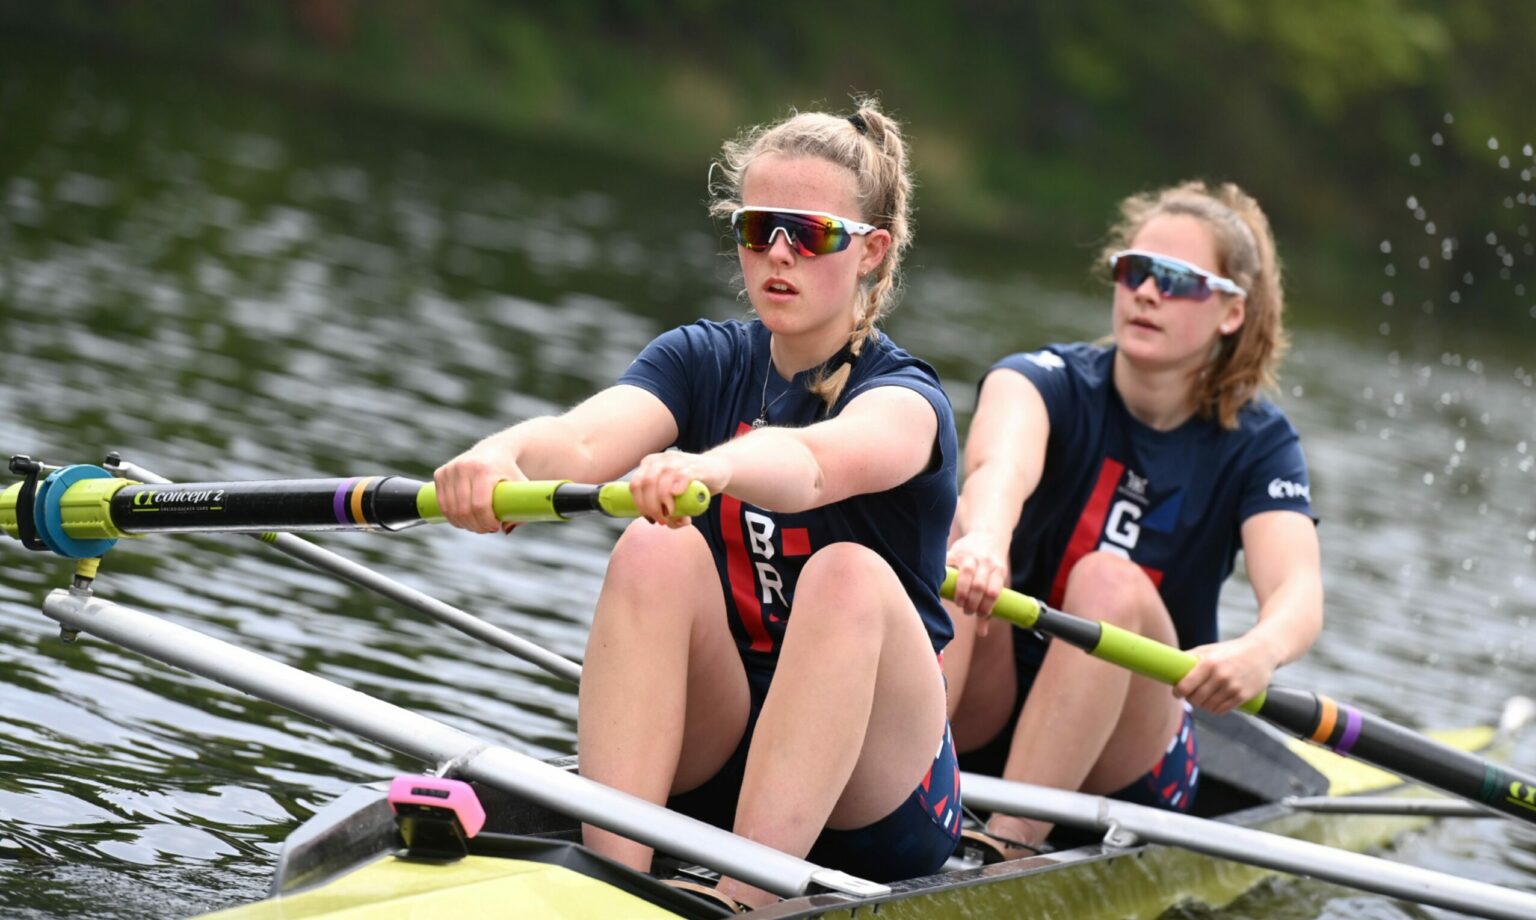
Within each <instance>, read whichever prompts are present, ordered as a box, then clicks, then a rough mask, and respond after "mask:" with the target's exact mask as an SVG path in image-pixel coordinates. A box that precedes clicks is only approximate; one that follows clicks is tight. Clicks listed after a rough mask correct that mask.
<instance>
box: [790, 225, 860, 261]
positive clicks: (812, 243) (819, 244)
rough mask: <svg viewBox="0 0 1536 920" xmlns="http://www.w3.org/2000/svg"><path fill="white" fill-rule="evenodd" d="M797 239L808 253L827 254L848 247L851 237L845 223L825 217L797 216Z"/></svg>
mask: <svg viewBox="0 0 1536 920" xmlns="http://www.w3.org/2000/svg"><path fill="white" fill-rule="evenodd" d="M796 224H797V227H796V229H795V239H797V240H799V242H800V248H801V249H802V250H803V251H804V252H805V254H806V255H817V256H825V255H831V254H832V253H834V252H842V251H843V250H844V249H847V248H848V242H849V240H850V239H851V237H850V236H849V235H848V232H847V231H846V230H844V229H843V225H842V224H840V223H838V222H837V221H835V220H830V219H828V218H823V217H797V218H796Z"/></svg>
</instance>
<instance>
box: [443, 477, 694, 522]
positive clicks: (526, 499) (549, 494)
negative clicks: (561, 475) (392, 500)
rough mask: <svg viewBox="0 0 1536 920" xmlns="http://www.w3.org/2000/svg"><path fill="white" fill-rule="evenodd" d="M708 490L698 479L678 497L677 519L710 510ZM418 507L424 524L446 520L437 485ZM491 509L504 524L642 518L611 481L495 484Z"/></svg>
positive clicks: (625, 486)
mask: <svg viewBox="0 0 1536 920" xmlns="http://www.w3.org/2000/svg"><path fill="white" fill-rule="evenodd" d="M709 498H710V496H709V489H708V488H707V487H706V486H705V485H704V483H702V482H699V481H698V480H697V479H695V480H693V481H692V482H690V483H688V487H687V488H685V489H684V490H683V491H682V492H681V493H680V494H678V495H677V496H676V500H677V505H676V510H675V511H674V512H673V513H674V514H675V515H676V516H677V517H689V518H691V517H698V516H699V515H701V514H703V513H704V512H706V511H708V510H709ZM416 506H417V509H418V510H419V511H420V513H421V519H422V520H424V521H432V522H436V521H441V520H443V512H442V509H441V508H439V507H438V504H437V486H436V485H435V484H434V483H430V482H429V483H427V484H426V485H424V486H422V488H421V492H420V493H419V494H418V495H417V497H416ZM491 510H492V511H493V512H494V513H495V515H496V520H498V521H500V522H502V523H503V524H526V523H528V522H531V521H563V520H566V519H567V518H568V517H570V516H571V515H573V514H580V513H583V512H596V513H598V514H604V515H607V516H608V517H616V518H632V517H639V516H640V511H639V509H637V508H636V507H635V496H634V494H633V493H631V492H630V490H629V483H627V482H608V483H603V484H602V485H595V486H588V485H580V484H578V483H573V482H571V481H570V480H547V481H527V482H509V481H502V482H498V483H496V487H495V489H494V490H493V492H492V494H491Z"/></svg>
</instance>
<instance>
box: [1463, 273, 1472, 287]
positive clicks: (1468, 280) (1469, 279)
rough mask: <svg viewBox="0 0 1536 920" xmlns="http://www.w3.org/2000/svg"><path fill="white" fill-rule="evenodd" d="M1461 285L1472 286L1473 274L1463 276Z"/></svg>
mask: <svg viewBox="0 0 1536 920" xmlns="http://www.w3.org/2000/svg"><path fill="white" fill-rule="evenodd" d="M1461 283H1462V284H1471V283H1472V273H1471V272H1467V273H1466V274H1465V275H1462V276H1461Z"/></svg>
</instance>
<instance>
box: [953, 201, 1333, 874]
mask: <svg viewBox="0 0 1536 920" xmlns="http://www.w3.org/2000/svg"><path fill="white" fill-rule="evenodd" d="M1121 214H1122V220H1121V221H1120V223H1119V224H1118V225H1117V226H1116V227H1114V228H1113V230H1112V232H1111V240H1110V245H1109V246H1108V247H1107V249H1106V250H1105V257H1106V260H1107V267H1108V269H1109V271H1110V274H1111V276H1112V277H1113V279H1114V282H1116V283H1115V284H1114V308H1113V314H1112V319H1113V327H1112V328H1113V335H1112V344H1105V345H1098V344H1083V343H1079V344H1070V345H1053V346H1050V347H1047V348H1044V349H1042V350H1040V351H1036V352H1031V353H1027V354H1016V355H1011V356H1009V357H1006V358H1004V359H1002V360H1001V361H999V362H998V363H997V364H996V365H995V366H994V367H993V369H992V370H991V371H990V372H989V373H988V374H987V375H986V377H985V378H984V380H983V381H982V384H981V392H980V396H979V399H978V403H977V407H976V413H975V416H974V418H973V421H972V424H971V429H970V434H969V436H968V439H967V442H966V451H965V466H966V473H967V475H966V480H965V486H964V489H963V490H962V492H961V496H960V503H959V509H958V513H957V516H956V521H955V528H954V540H953V544H952V546H951V548H950V561H951V564H952V565H954V566H956V567H957V568H958V569H959V573H960V575H959V581H958V585H957V591H956V603H957V605H958V606H959V607H960V608H961V609H963V610H964V611H966V612H967V613H972V614H977V615H978V616H977V617H957V618H956V619H957V623H956V631H957V638H956V641H955V643H954V644H953V645H951V647H950V650H949V652H948V653H947V654H946V661H945V667H946V671H947V673H948V675H949V680H950V686H951V687H952V688H955V689H959V688H964V689H963V690H962V691H961V692H959V693H957V694H955V699H954V700H953V701H952V703H951V712H952V718H953V720H954V735H955V741H956V744H957V746H958V747H959V749H960V750H961V752H962V757H961V766H962V767H965V768H967V769H971V770H975V771H978V772H986V773H990V774H993V775H1001V776H1003V777H1005V778H1007V779H1011V780H1018V781H1022V782H1030V783H1037V784H1040V785H1045V786H1052V787H1055V788H1061V789H1080V790H1083V791H1085V792H1090V793H1095V794H1101V795H1112V796H1113V797H1115V798H1121V799H1127V800H1130V801H1133V802H1139V803H1142V804H1149V805H1156V806H1160V807H1164V808H1171V809H1187V808H1189V805H1190V801H1191V798H1192V796H1193V795H1194V792H1195V788H1196V785H1197V782H1198V778H1199V771H1198V769H1197V767H1196V764H1197V758H1198V753H1197V751H1196V748H1195V743H1194V734H1193V730H1192V729H1193V726H1192V720H1191V712H1190V704H1192V705H1194V706H1198V707H1200V708H1202V709H1206V710H1209V711H1211V712H1215V713H1222V712H1226V711H1228V710H1230V709H1232V708H1234V707H1235V706H1237V705H1239V704H1241V703H1242V702H1244V701H1246V700H1247V699H1249V698H1250V697H1252V696H1254V695H1256V694H1257V693H1258V692H1259V691H1260V690H1262V689H1264V688H1265V687H1266V686H1268V684H1269V681H1270V677H1271V675H1272V674H1273V673H1274V671H1275V669H1276V668H1278V667H1280V666H1281V665H1283V664H1286V663H1288V662H1291V661H1295V660H1296V659H1297V658H1299V657H1301V656H1302V655H1303V654H1304V653H1305V652H1306V651H1307V649H1308V648H1310V647H1311V645H1312V642H1313V640H1315V639H1316V637H1317V634H1318V632H1319V630H1320V629H1321V628H1322V622H1323V588H1322V579H1321V576H1320V573H1319V568H1320V566H1319V552H1318V541H1317V532H1316V527H1315V522H1314V519H1313V518H1312V514H1311V505H1310V494H1309V483H1308V478H1307V467H1306V462H1305V460H1304V459H1303V457H1302V452H1301V447H1300V445H1299V443H1298V438H1297V434H1296V431H1295V429H1294V428H1292V427H1291V425H1290V423H1289V422H1288V421H1287V420H1286V418H1285V416H1284V415H1283V414H1282V413H1281V412H1280V410H1279V409H1278V408H1276V407H1275V406H1274V405H1272V404H1271V403H1269V402H1267V401H1266V400H1264V399H1263V398H1261V397H1260V395H1259V394H1260V391H1261V390H1263V389H1265V388H1267V387H1271V386H1273V383H1274V372H1275V368H1276V366H1277V365H1278V363H1279V361H1280V358H1281V356H1282V354H1283V352H1284V350H1285V346H1286V337H1285V333H1284V330H1283V328H1282V325H1281V311H1282V306H1283V294H1282V291H1281V284H1280V265H1279V262H1278V261H1277V259H1276V255H1275V244H1274V238H1273V236H1272V235H1271V233H1270V229H1269V222H1268V220H1267V219H1266V218H1265V216H1264V213H1263V211H1262V210H1260V208H1259V205H1258V203H1257V202H1256V201H1254V199H1253V198H1251V197H1249V196H1248V195H1246V194H1244V193H1243V192H1242V190H1240V189H1239V188H1238V187H1237V186H1235V185H1223V186H1221V187H1220V188H1218V189H1215V190H1211V189H1208V188H1207V187H1206V186H1205V185H1204V184H1203V183H1199V182H1190V183H1185V184H1182V185H1178V186H1174V187H1171V188H1166V189H1162V190H1160V191H1156V192H1152V193H1148V194H1141V195H1136V196H1133V197H1131V198H1128V199H1126V200H1125V201H1124V202H1122V204H1121ZM1238 549H1242V550H1243V553H1244V558H1245V564H1246V567H1247V572H1248V580H1249V581H1250V582H1251V584H1252V585H1253V590H1254V594H1255V595H1256V596H1257V598H1258V603H1259V615H1258V623H1257V625H1255V626H1254V627H1253V628H1252V629H1251V630H1249V631H1248V632H1247V633H1246V634H1244V635H1242V636H1240V637H1238V638H1235V639H1231V640H1229V641H1225V642H1222V641H1218V634H1217V628H1216V608H1217V599H1218V597H1219V595H1220V591H1221V585H1222V582H1223V581H1225V580H1226V578H1227V576H1228V575H1230V574H1231V572H1232V567H1233V562H1234V560H1235V558H1236V555H1237V551H1238ZM1010 582H1011V584H1012V586H1013V587H1015V588H1017V589H1018V590H1020V591H1023V592H1025V593H1027V594H1030V595H1032V596H1034V597H1039V598H1043V599H1045V600H1046V601H1047V603H1049V604H1050V605H1052V606H1054V607H1057V608H1060V609H1062V610H1066V611H1068V612H1071V613H1076V614H1078V615H1080V616H1085V617H1091V618H1093V619H1097V620H1103V621H1106V622H1110V623H1114V624H1116V625H1118V626H1121V627H1123V628H1126V629H1129V630H1133V631H1135V632H1137V633H1140V634H1142V635H1145V636H1150V637H1151V638H1154V639H1157V640H1159V641H1161V642H1165V643H1168V644H1171V645H1177V646H1179V647H1181V648H1186V649H1190V650H1191V651H1192V652H1193V653H1194V654H1195V655H1196V656H1197V657H1198V658H1199V659H1200V661H1199V664H1198V665H1196V667H1195V668H1194V670H1192V671H1191V672H1190V673H1189V674H1188V675H1187V676H1186V677H1185V678H1184V679H1183V680H1182V681H1180V682H1179V684H1178V685H1177V686H1176V687H1175V688H1174V689H1173V691H1172V692H1171V693H1170V692H1169V691H1168V689H1167V688H1166V687H1162V686H1161V685H1158V684H1155V683H1153V682H1152V681H1151V680H1150V679H1148V678H1144V677H1136V676H1133V675H1132V674H1130V673H1129V672H1128V671H1125V670H1122V669H1121V668H1118V667H1116V666H1114V665H1111V664H1108V663H1105V662H1101V661H1098V660H1096V659H1094V658H1091V657H1089V656H1088V655H1087V654H1086V653H1084V652H1082V651H1079V650H1077V649H1075V648H1073V647H1072V646H1070V645H1068V644H1067V643H1065V642H1052V641H1050V640H1049V639H1047V638H1045V637H1043V636H1041V635H1039V634H1037V633H1034V632H1030V631H1025V630H1019V629H1013V628H1011V627H1002V628H999V624H995V623H994V624H992V625H991V628H990V629H989V628H988V623H987V615H988V614H989V613H990V611H991V609H992V605H993V603H994V601H995V600H996V599H997V596H998V593H999V591H1000V590H1001V589H1002V588H1003V587H1004V586H1005V585H1008V584H1009V583H1010ZM973 642H974V645H973V644H972V643H973ZM1050 828H1051V826H1050V825H1049V824H1046V823H1044V822H1040V821H1030V820H1025V819H1021V818H1013V817H1007V816H1001V815H999V816H994V817H993V818H992V820H991V821H990V822H989V824H988V831H989V833H990V834H991V836H993V837H994V838H996V839H997V840H999V841H1001V842H1002V843H1003V844H1005V845H1006V852H1008V854H1009V855H1020V854H1021V853H1023V852H1025V847H1028V848H1037V847H1038V846H1039V845H1040V844H1041V842H1042V841H1043V840H1044V839H1045V836H1046V834H1047V833H1049V831H1050ZM1020 844H1022V845H1023V846H1020Z"/></svg>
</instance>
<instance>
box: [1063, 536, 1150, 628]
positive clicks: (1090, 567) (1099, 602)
mask: <svg viewBox="0 0 1536 920" xmlns="http://www.w3.org/2000/svg"><path fill="white" fill-rule="evenodd" d="M1162 606H1163V605H1162V600H1161V598H1159V597H1158V594H1157V586H1155V585H1154V584H1152V579H1151V578H1150V577H1148V575H1147V573H1146V572H1144V571H1142V569H1141V567H1140V566H1138V565H1137V564H1136V563H1134V562H1132V561H1131V560H1129V559H1126V558H1125V557H1123V556H1118V555H1116V554H1114V553H1108V552H1095V553H1089V554H1088V555H1086V556H1084V557H1083V558H1081V559H1079V560H1078V562H1077V564H1076V565H1075V566H1073V567H1072V574H1071V575H1070V576H1068V578H1067V592H1066V596H1065V597H1064V598H1063V600H1062V607H1063V608H1064V609H1066V610H1067V611H1068V612H1071V613H1078V614H1081V615H1083V616H1092V617H1094V618H1096V619H1100V620H1107V621H1108V622H1111V623H1114V624H1116V625H1118V626H1123V627H1125V628H1127V629H1133V630H1136V631H1138V632H1141V631H1143V626H1144V625H1145V624H1146V622H1147V619H1148V617H1150V616H1152V615H1153V614H1154V613H1157V612H1161V610H1162ZM1163 617H1164V618H1166V614H1164V615H1163Z"/></svg>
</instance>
